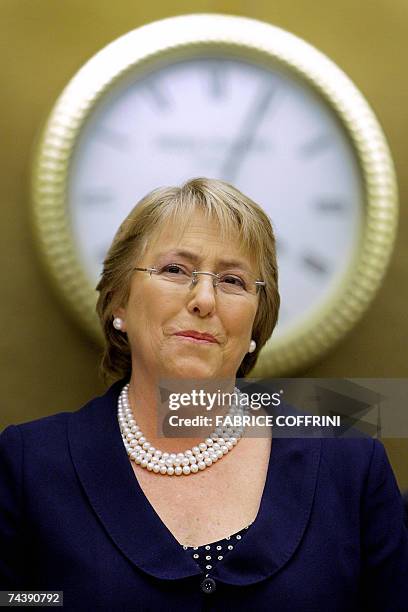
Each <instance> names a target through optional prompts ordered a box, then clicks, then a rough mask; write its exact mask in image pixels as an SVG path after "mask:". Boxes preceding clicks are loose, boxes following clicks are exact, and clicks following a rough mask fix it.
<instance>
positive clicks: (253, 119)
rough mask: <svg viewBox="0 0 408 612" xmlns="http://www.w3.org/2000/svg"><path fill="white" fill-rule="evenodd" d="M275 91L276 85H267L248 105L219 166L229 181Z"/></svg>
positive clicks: (234, 175) (247, 149)
mask: <svg viewBox="0 0 408 612" xmlns="http://www.w3.org/2000/svg"><path fill="white" fill-rule="evenodd" d="M275 92H276V87H274V86H273V87H271V86H269V87H267V88H266V89H265V90H264V92H263V93H262V94H261V95H260V96H256V98H255V103H254V104H252V105H251V106H250V108H249V112H248V113H247V114H246V117H245V120H244V122H243V125H242V127H241V130H240V132H239V134H238V138H237V139H236V140H235V142H233V143H232V146H231V148H230V150H229V154H228V156H227V159H226V160H225V162H224V164H223V166H222V168H221V176H222V177H225V178H226V179H227V180H229V181H230V182H232V181H234V180H235V177H236V174H237V170H238V168H239V165H240V164H241V163H242V160H243V158H244V156H245V154H246V153H248V152H249V150H250V148H251V145H252V143H253V141H254V139H255V135H256V129H257V127H258V125H259V123H260V121H261V120H262V119H263V117H264V116H265V113H266V111H267V109H268V106H269V104H270V102H271V99H272V97H273V95H274V94H275Z"/></svg>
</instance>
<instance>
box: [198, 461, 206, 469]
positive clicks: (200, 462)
mask: <svg viewBox="0 0 408 612" xmlns="http://www.w3.org/2000/svg"><path fill="white" fill-rule="evenodd" d="M197 465H198V469H199V470H205V468H206V467H207V466H206V465H205V463H204V461H199V462H198V463H197Z"/></svg>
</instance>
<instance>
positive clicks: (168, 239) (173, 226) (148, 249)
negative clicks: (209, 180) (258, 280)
mask: <svg viewBox="0 0 408 612" xmlns="http://www.w3.org/2000/svg"><path fill="white" fill-rule="evenodd" d="M182 251H190V252H192V253H194V254H196V255H197V256H198V257H199V258H201V259H205V258H206V257H207V256H212V255H213V256H214V257H216V258H217V259H220V260H223V261H231V262H233V261H242V262H243V263H245V264H246V265H247V268H248V270H249V271H251V270H252V271H254V272H255V271H256V270H257V269H258V261H257V258H256V256H255V254H254V253H253V252H252V253H251V251H250V249H249V248H246V246H245V244H243V241H242V238H241V237H240V233H239V230H238V228H236V227H234V226H232V225H227V226H222V225H221V223H220V222H219V220H218V219H217V218H215V217H207V216H205V214H204V213H203V212H201V211H199V210H197V211H194V212H193V213H192V214H190V215H189V217H188V218H184V219H179V218H177V217H174V218H170V219H168V220H166V222H163V223H161V224H160V226H158V227H157V228H155V229H154V230H153V232H151V234H150V236H149V238H148V240H147V241H146V246H145V250H144V258H145V259H148V258H150V259H152V262H150V263H149V265H152V264H153V263H155V262H154V261H153V260H155V259H156V258H157V257H159V256H161V255H163V254H165V253H166V252H168V253H176V252H182ZM145 263H146V262H145Z"/></svg>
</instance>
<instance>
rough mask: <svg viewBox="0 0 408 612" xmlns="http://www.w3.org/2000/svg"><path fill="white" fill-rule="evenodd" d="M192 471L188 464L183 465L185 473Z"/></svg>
mask: <svg viewBox="0 0 408 612" xmlns="http://www.w3.org/2000/svg"><path fill="white" fill-rule="evenodd" d="M190 472H191V470H190V468H189V466H188V465H184V466H183V474H189V473H190Z"/></svg>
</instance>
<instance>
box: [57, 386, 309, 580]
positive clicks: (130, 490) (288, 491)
mask: <svg viewBox="0 0 408 612" xmlns="http://www.w3.org/2000/svg"><path fill="white" fill-rule="evenodd" d="M125 382H127V381H125V380H121V381H118V382H116V383H115V384H113V385H112V386H111V387H110V388H109V389H108V391H107V392H106V393H105V394H104V395H102V396H101V397H97V398H95V399H93V400H91V401H90V402H89V403H88V404H86V405H85V406H84V407H83V408H81V409H80V410H78V411H77V412H73V413H71V414H70V418H69V419H68V440H69V445H70V450H71V456H72V460H73V464H74V467H75V470H76V472H77V474H78V478H79V480H80V482H81V483H82V486H83V488H84V491H85V494H86V495H87V497H88V500H89V502H90V504H91V505H92V507H93V509H94V511H95V512H96V514H97V516H98V518H99V520H100V521H101V523H102V524H103V525H104V527H105V529H106V531H107V532H108V534H109V536H110V537H111V538H112V540H113V541H114V542H115V544H116V545H117V546H118V547H119V548H120V550H121V551H122V552H123V553H124V554H125V555H126V556H127V557H128V559H129V560H130V561H131V562H132V563H133V564H134V565H136V566H137V567H138V568H140V569H141V570H143V571H144V572H146V573H148V574H150V575H152V576H155V577H156V578H161V579H168V580H174V579H180V578H186V577H190V576H196V575H199V574H201V570H200V568H199V567H198V565H197V564H196V563H195V562H194V560H193V559H192V558H191V555H189V554H186V551H185V550H183V548H182V546H181V545H180V543H179V542H178V541H177V540H176V539H175V537H174V536H173V535H172V533H171V532H170V531H169V530H168V528H167V527H166V526H165V525H164V523H163V522H162V520H161V519H160V517H159V516H158V514H157V513H156V512H155V510H154V509H153V507H152V506H151V504H150V502H149V501H148V500H147V498H146V496H145V495H144V493H143V491H142V489H141V488H140V486H139V484H138V482H137V480H136V478H135V475H134V472H133V469H132V466H131V463H130V460H129V458H128V455H127V453H126V450H125V447H124V445H123V442H122V437H121V434H120V429H119V423H118V420H117V400H118V396H119V393H120V391H121V389H122V387H123V385H124V384H125ZM320 450H321V440H320V439H317V438H309V439H302V438H293V439H292V438H289V439H288V438H274V439H273V442H272V451H271V455H270V458H269V465H268V472H267V477H266V482H265V488H264V491H263V495H262V500H261V504H260V508H259V512H258V515H257V517H256V519H255V521H254V523H253V524H252V525H251V527H250V528H249V529H248V531H247V533H246V534H245V537H244V538H243V539H242V540H241V541H240V544H239V546H237V547H235V548H234V549H233V550H231V551H229V552H228V555H226V556H225V559H223V561H222V562H220V563H218V564H217V565H216V566H215V568H214V570H213V571H212V573H211V575H212V576H213V577H214V578H216V579H218V580H219V581H221V582H225V583H227V584H236V585H247V584H253V583H256V582H259V581H260V580H263V579H265V578H267V577H270V576H272V575H273V574H274V573H275V572H277V571H278V570H279V569H280V568H281V567H282V566H283V565H284V564H285V563H287V562H288V560H289V559H290V558H291V556H292V555H293V554H294V552H295V550H296V548H297V546H298V545H299V543H300V540H301V538H302V535H303V533H304V531H305V529H306V527H307V524H308V521H309V518H310V514H311V509H312V503H313V497H314V492H315V488H316V481H317V473H318V466H319V460H320ZM193 477H194V476H193Z"/></svg>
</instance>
